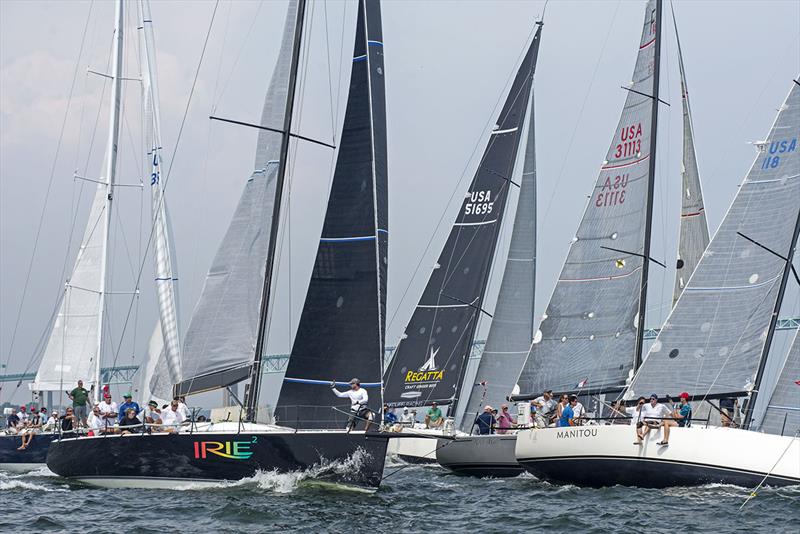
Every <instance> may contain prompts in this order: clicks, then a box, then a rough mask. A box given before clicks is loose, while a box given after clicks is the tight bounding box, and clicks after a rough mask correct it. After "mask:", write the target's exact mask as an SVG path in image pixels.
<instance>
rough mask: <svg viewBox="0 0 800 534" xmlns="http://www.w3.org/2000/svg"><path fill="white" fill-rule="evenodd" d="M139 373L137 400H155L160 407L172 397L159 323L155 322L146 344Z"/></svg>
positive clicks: (143, 401)
mask: <svg viewBox="0 0 800 534" xmlns="http://www.w3.org/2000/svg"><path fill="white" fill-rule="evenodd" d="M140 372H141V379H140V380H141V382H140V384H141V385H140V386H139V398H140V399H141V401H142V403H145V402H148V401H150V400H155V401H157V402H158V403H159V405H161V404H163V403H164V402H166V401H167V400H168V399H170V398H171V397H172V381H171V380H170V377H169V373H168V371H167V359H166V358H165V357H164V335H163V333H162V332H161V321H157V322H156V326H155V328H154V329H153V334H152V335H151V336H150V341H149V343H148V344H147V360H146V361H145V363H144V365H143V366H142V367H141V368H140Z"/></svg>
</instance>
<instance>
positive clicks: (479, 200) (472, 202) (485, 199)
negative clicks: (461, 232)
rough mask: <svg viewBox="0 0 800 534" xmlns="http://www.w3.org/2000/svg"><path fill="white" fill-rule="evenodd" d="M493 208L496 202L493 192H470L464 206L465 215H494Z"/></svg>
mask: <svg viewBox="0 0 800 534" xmlns="http://www.w3.org/2000/svg"><path fill="white" fill-rule="evenodd" d="M492 206H494V201H493V200H492V192H491V190H489V191H470V192H469V193H467V200H466V203H465V204H464V215H486V214H489V213H492Z"/></svg>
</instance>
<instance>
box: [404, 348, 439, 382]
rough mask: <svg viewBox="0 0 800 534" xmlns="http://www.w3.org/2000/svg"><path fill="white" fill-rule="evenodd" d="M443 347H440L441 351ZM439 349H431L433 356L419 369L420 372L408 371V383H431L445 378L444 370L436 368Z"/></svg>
mask: <svg viewBox="0 0 800 534" xmlns="http://www.w3.org/2000/svg"><path fill="white" fill-rule="evenodd" d="M440 348H441V347H439V349H440ZM439 349H436V350H433V347H431V355H430V357H429V358H428V359H427V360H425V363H424V364H422V367H420V368H419V371H408V372H407V373H406V380H405V381H406V382H431V381H437V380H442V379H443V378H444V370H443V369H442V370H439V369H437V368H436V355H437V354H438V353H439Z"/></svg>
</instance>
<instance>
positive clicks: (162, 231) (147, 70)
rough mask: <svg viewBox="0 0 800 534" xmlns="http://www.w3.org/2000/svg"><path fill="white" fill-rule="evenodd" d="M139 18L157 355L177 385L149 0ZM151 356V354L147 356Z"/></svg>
mask: <svg viewBox="0 0 800 534" xmlns="http://www.w3.org/2000/svg"><path fill="white" fill-rule="evenodd" d="M139 16H140V23H141V27H142V29H143V32H144V46H143V47H142V71H143V72H142V91H143V98H144V111H145V139H146V140H147V142H149V143H150V147H151V149H150V153H149V156H150V158H149V161H150V165H151V169H150V192H151V202H152V220H153V245H154V259H155V284H156V288H157V295H158V311H159V318H160V331H161V332H162V335H163V337H164V350H163V352H162V353H161V354H160V355H159V357H163V358H164V359H165V360H166V365H165V366H164V367H165V369H166V371H167V372H168V373H169V379H170V382H171V383H172V384H175V383H177V382H179V381H180V380H181V378H182V374H181V353H180V350H181V343H180V336H179V332H178V304H177V302H178V298H177V292H178V288H177V280H178V277H177V273H176V269H175V263H174V254H173V248H174V247H173V244H172V241H171V228H170V224H169V216H168V213H167V204H166V200H165V198H164V183H163V182H162V175H161V162H162V159H161V151H162V150H163V145H162V144H161V129H160V114H159V109H158V85H157V83H156V62H155V50H154V42H155V40H154V36H153V22H152V17H151V16H150V2H149V0H140V2H139ZM150 356H151V357H152V356H153V355H152V354H151V355H150Z"/></svg>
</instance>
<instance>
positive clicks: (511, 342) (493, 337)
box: [460, 24, 542, 431]
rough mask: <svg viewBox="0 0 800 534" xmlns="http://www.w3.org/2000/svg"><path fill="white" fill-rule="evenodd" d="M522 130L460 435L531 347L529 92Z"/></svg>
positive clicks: (507, 386) (507, 385)
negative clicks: (497, 273)
mask: <svg viewBox="0 0 800 534" xmlns="http://www.w3.org/2000/svg"><path fill="white" fill-rule="evenodd" d="M541 33H542V25H541V24H539V26H538V28H537V29H536V33H535V34H534V36H533V45H532V46H533V49H534V51H533V65H532V68H531V72H530V74H531V75H533V74H534V72H535V70H536V59H537V57H538V55H539V43H540V41H541ZM528 114H529V115H528V130H527V141H526V144H525V159H524V164H523V168H522V178H521V179H520V184H519V185H520V187H519V199H518V201H517V213H516V215H515V217H514V227H513V230H512V232H511V244H510V245H509V248H508V258H507V259H506V266H505V272H504V273H503V281H502V283H501V284H500V292H499V294H498V297H497V305H496V306H495V309H494V316H493V317H492V325H491V327H490V328H489V335H488V336H487V338H486V346H485V347H484V350H483V353H482V354H481V360H480V362H479V364H478V370H477V372H476V374H475V383H474V384H472V387H471V388H469V387H468V386H467V385H466V384H465V385H464V386H463V387H464V393H465V394H467V395H468V400H467V404H466V409H465V411H464V417H463V420H462V421H461V424H460V426H461V429H462V430H464V431H469V430H471V427H472V422H473V418H474V416H475V415H477V412H478V411H480V408H481V405H482V404H484V405H485V404H489V405H491V406H497V405H498V404H500V403H501V402H503V400H504V399H505V398H506V396H507V395H508V394H509V393H511V392H512V390H513V389H514V385H515V383H516V379H517V376H519V372H520V370H521V369H522V365H523V364H524V363H525V357H526V356H527V355H528V350H529V349H530V346H531V341H533V329H534V311H533V306H534V293H535V284H536V131H535V114H534V90H533V85H531V92H530V101H529V103H528Z"/></svg>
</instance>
